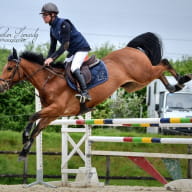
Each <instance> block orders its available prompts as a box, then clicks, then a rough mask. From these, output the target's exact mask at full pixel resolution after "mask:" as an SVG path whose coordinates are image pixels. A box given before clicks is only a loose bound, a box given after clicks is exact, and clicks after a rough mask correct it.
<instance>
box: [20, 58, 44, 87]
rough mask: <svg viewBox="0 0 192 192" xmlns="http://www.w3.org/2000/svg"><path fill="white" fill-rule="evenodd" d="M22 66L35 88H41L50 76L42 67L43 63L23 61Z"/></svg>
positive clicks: (27, 78) (26, 76)
mask: <svg viewBox="0 0 192 192" xmlns="http://www.w3.org/2000/svg"><path fill="white" fill-rule="evenodd" d="M21 65H22V68H23V72H24V75H25V78H26V80H27V81H29V82H30V83H31V84H32V85H33V86H34V87H35V88H37V89H39V88H40V87H42V86H43V83H44V82H45V81H46V79H47V78H48V77H47V76H48V75H47V71H45V70H43V69H42V66H41V65H38V64H35V63H32V62H29V61H26V60H24V61H22V64H21Z"/></svg>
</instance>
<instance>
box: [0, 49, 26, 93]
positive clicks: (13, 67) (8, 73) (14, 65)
mask: <svg viewBox="0 0 192 192" xmlns="http://www.w3.org/2000/svg"><path fill="white" fill-rule="evenodd" d="M19 63H20V59H19V58H18V56H17V51H16V49H15V48H13V52H12V53H11V54H10V55H9V56H8V61H7V64H6V65H5V66H4V68H3V71H2V75H1V77H0V92H4V91H6V90H8V89H9V88H10V87H11V86H12V85H14V84H15V83H17V82H18V81H20V80H21V78H22V75H21V74H22V72H21V70H20V69H19Z"/></svg>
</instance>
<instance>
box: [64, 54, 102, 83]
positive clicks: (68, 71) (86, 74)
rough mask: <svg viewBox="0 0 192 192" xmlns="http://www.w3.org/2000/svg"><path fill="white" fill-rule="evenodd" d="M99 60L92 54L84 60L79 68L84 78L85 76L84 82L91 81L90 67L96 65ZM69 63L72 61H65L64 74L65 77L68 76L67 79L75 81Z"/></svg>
mask: <svg viewBox="0 0 192 192" xmlns="http://www.w3.org/2000/svg"><path fill="white" fill-rule="evenodd" d="M99 62H100V60H99V59H97V58H96V57H95V55H92V56H91V57H90V58H89V59H88V60H86V61H84V62H83V64H82V66H81V68H80V70H81V73H82V74H83V76H84V78H85V82H86V83H87V84H88V83H90V81H91V72H90V69H89V68H91V67H93V66H95V65H97V64H98V63H99ZM71 63H72V62H69V63H66V66H65V72H66V73H65V76H66V77H67V78H69V80H70V81H71V82H73V83H75V82H76V80H75V78H74V77H73V74H72V72H71Z"/></svg>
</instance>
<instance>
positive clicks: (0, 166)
mask: <svg viewBox="0 0 192 192" xmlns="http://www.w3.org/2000/svg"><path fill="white" fill-rule="evenodd" d="M92 135H102V136H107V135H108V136H130V137H142V136H145V137H147V136H151V137H165V136H162V135H147V134H144V133H136V132H127V131H120V130H118V129H115V128H107V129H101V128H99V129H93V131H92ZM81 136H82V135H81V134H79V133H78V134H77V133H73V134H72V137H73V139H74V140H76V141H78V140H79V139H80V138H81ZM166 137H178V136H166ZM182 137H184V136H182ZM185 137H186V136H185ZM21 148H22V133H18V132H13V131H0V151H20V150H21ZM83 148H84V146H82V147H81V149H82V151H83V150H84V149H83ZM92 148H93V149H94V150H112V151H130V152H159V153H161V152H162V153H181V154H182V153H187V145H171V144H148V143H147V144H144V143H142V144H141V143H93V145H92ZM69 150H71V146H69ZM31 151H35V144H34V145H33V147H32V149H31ZM43 151H44V152H61V134H60V133H55V132H44V133H43ZM148 160H149V161H150V162H151V163H152V164H153V165H154V167H155V168H156V169H157V170H158V171H159V172H160V173H161V174H162V175H163V176H164V177H170V175H169V173H168V171H167V169H166V167H165V165H164V163H163V161H162V160H161V159H157V158H156V159H154V158H148ZM43 163H44V174H45V175H61V171H60V169H61V157H60V156H59V155H57V156H48V155H45V156H44V157H43ZM82 166H84V163H83V161H82V160H81V159H80V158H79V157H78V156H74V157H72V159H71V160H70V161H69V168H78V167H82ZM92 166H93V167H96V169H97V172H98V175H99V176H105V172H106V168H105V166H106V158H105V157H100V156H94V157H92ZM110 167H111V169H110V175H111V176H127V177H130V176H131V177H133V176H135V177H136V176H143V177H148V176H149V175H148V174H147V173H145V172H144V171H143V170H141V169H140V168H138V167H137V166H136V165H135V164H133V163H132V162H131V161H130V160H129V159H128V158H126V157H111V166H110ZM187 167H188V161H187V160H181V168H182V175H183V178H186V177H187ZM22 173H23V162H19V161H18V156H17V155H11V154H9V155H5V154H1V155H0V175H2V174H22ZM35 173H36V157H35V155H29V156H28V174H35ZM46 180H54V179H45V181H46ZM56 180H58V179H56ZM33 181H35V179H28V183H31V182H33ZM0 183H1V184H21V183H22V178H10V179H8V178H0ZM110 184H116V185H142V186H162V184H161V183H159V182H157V181H153V180H149V181H148V180H142V181H141V180H111V181H110Z"/></svg>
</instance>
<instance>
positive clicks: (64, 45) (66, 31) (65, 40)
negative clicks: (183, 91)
mask: <svg viewBox="0 0 192 192" xmlns="http://www.w3.org/2000/svg"><path fill="white" fill-rule="evenodd" d="M70 32H71V26H70V24H69V23H68V22H66V21H64V22H63V24H62V26H61V36H62V42H61V46H60V47H59V49H58V50H57V51H55V52H54V53H53V54H51V55H50V57H51V58H52V59H53V60H55V59H57V58H58V57H59V56H60V55H61V54H62V53H63V52H64V51H65V50H67V49H68V48H69V40H70Z"/></svg>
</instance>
